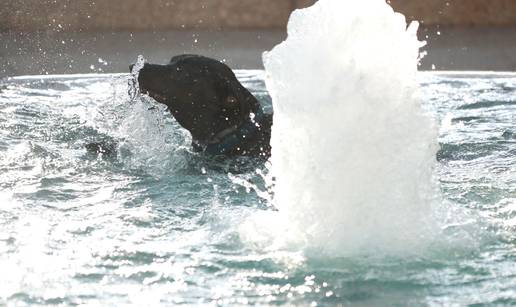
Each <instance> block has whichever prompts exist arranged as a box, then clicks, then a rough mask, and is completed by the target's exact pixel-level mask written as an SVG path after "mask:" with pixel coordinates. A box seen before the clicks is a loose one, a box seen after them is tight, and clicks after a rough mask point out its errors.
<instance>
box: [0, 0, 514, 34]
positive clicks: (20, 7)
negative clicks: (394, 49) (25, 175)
mask: <svg viewBox="0 0 516 307" xmlns="http://www.w3.org/2000/svg"><path fill="white" fill-rule="evenodd" d="M2 2H3V4H2V8H1V11H0V12H1V13H0V29H1V30H4V31H5V30H17V31H46V30H59V31H61V30H63V31H98V30H113V31H115V30H133V31H137V30H170V29H183V28H185V29H192V28H195V29H233V28H238V29H243V28H247V29H250V28H251V29H264V28H282V27H284V26H285V25H286V22H287V20H288V16H289V15H290V12H291V11H292V10H294V9H295V8H299V7H305V6H308V5H310V4H312V3H313V2H314V0H2ZM388 2H391V4H392V6H393V7H394V8H395V9H396V10H397V11H400V12H402V13H404V14H405V15H406V16H407V17H409V18H410V19H416V20H419V21H421V22H422V23H423V24H427V25H435V24H439V25H512V24H516V0H447V1H446V0H391V1H388Z"/></svg>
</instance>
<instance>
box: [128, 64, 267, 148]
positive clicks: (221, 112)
mask: <svg viewBox="0 0 516 307" xmlns="http://www.w3.org/2000/svg"><path fill="white" fill-rule="evenodd" d="M131 69H132V65H131ZM138 83H139V86H140V91H141V93H143V94H147V95H149V96H150V97H152V98H154V99H155V100H156V101H157V102H160V103H163V104H165V105H166V106H167V107H168V109H169V110H170V112H171V113H172V115H173V116H174V118H175V119H176V120H177V122H178V123H179V124H180V125H181V126H182V127H184V128H185V129H187V130H188V131H189V132H190V133H191V135H192V140H193V143H195V144H201V145H202V144H206V143H208V142H210V141H212V139H213V138H214V137H215V136H216V135H217V134H219V133H220V132H222V131H225V130H231V129H232V127H238V126H240V125H242V124H243V123H244V122H245V121H246V120H248V119H249V115H250V113H255V114H256V113H257V112H258V110H259V108H261V106H260V104H259V102H258V100H257V99H256V98H255V97H254V96H253V95H252V94H251V93H250V92H249V91H248V90H247V89H246V88H245V87H244V86H242V84H240V82H239V81H238V80H237V78H236V76H235V74H234V73H233V71H232V70H231V69H230V68H229V67H228V66H227V65H225V64H223V63H221V62H219V61H217V60H214V59H211V58H207V57H204V56H199V55H179V56H175V57H173V58H172V59H171V60H170V62H169V63H168V64H166V65H157V64H148V63H145V64H144V66H143V68H142V69H141V70H140V72H139V77H138ZM259 126H260V127H259V128H258V131H257V133H256V134H255V135H254V136H253V137H251V138H248V139H245V140H243V141H242V142H241V144H238V146H237V147H235V148H234V149H231V150H230V151H229V152H227V153H226V155H259V156H264V157H268V156H269V155H270V134H271V126H272V115H270V114H266V115H265V116H264V117H263V119H262V121H261V122H260V123H259ZM196 148H202V146H196Z"/></svg>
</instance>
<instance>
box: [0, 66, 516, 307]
mask: <svg viewBox="0 0 516 307" xmlns="http://www.w3.org/2000/svg"><path fill="white" fill-rule="evenodd" d="M237 75H238V77H239V79H240V80H241V81H242V82H243V84H244V85H245V86H246V87H248V88H249V89H250V90H251V91H252V92H253V93H254V94H255V95H256V96H257V97H258V98H259V99H260V101H261V102H262V103H263V105H264V108H265V110H266V112H272V110H271V104H270V98H269V97H268V94H267V91H266V89H265V85H264V81H263V72H262V71H237ZM127 79H128V76H127V75H81V76H79V75H76V76H50V77H48V76H46V77H45V76H33V77H18V78H12V79H7V80H4V81H0V170H1V176H0V225H1V226H0V227H1V229H2V231H1V232H0V272H1V277H0V305H18V304H20V305H22V304H24V303H25V304H34V305H57V304H64V305H77V304H90V305H103V306H109V305H112V306H120V305H138V306H143V305H157V304H160V303H161V304H163V305H173V304H180V303H182V304H186V305H203V304H220V305H229V304H233V305H244V304H263V305H268V304H271V305H276V304H289V305H290V304H298V305H310V304H318V305H335V304H343V305H346V304H350V305H358V306H387V305H402V306H403V305H406V306H413V305H453V304H457V305H466V304H500V305H510V304H516V75H514V74H481V73H478V74H476V73H467V74H464V73H463V74H459V73H420V74H419V79H420V84H421V91H422V96H423V107H424V109H425V110H427V112H428V113H429V114H430V115H431V116H433V117H434V118H436V119H437V120H438V122H440V123H441V128H440V135H439V142H440V144H441V150H440V151H439V153H438V156H437V159H438V163H437V168H436V170H435V172H436V176H437V177H438V178H439V185H440V189H441V191H442V193H443V195H444V197H445V199H444V200H443V201H444V202H447V203H449V204H450V205H449V207H450V212H449V214H450V215H454V214H462V213H463V212H464V211H467V212H468V219H467V220H466V221H465V222H464V223H463V224H461V225H448V227H447V228H446V229H445V231H446V232H447V233H448V237H447V238H449V237H455V238H458V239H457V240H458V242H459V244H455V245H452V246H450V245H446V244H442V245H436V246H435V248H432V247H430V248H429V250H428V252H427V253H423V254H421V253H414V254H410V255H394V256H393V255H389V256H382V255H375V256H372V255H370V256H361V257H353V256H350V257H331V256H328V255H324V256H322V255H321V256H318V255H317V254H314V253H313V252H312V253H311V254H310V255H307V254H305V253H304V252H303V251H302V250H281V249H278V250H274V249H267V250H264V249H262V248H259V247H257V246H255V245H253V244H250V243H248V242H247V241H245V240H243V239H242V235H241V230H240V225H241V224H242V223H244V222H245V221H246V220H247V219H248V218H250V217H253V216H254V215H256V214H259V213H261V212H263V211H272V210H275V209H274V208H272V207H271V206H270V204H269V201H268V200H267V191H266V188H265V182H264V180H263V178H262V175H261V174H262V173H267V167H266V165H264V164H263V163H262V162H261V161H258V160H253V159H252V158H234V159H211V158H209V157H204V156H202V155H199V154H196V153H193V152H192V151H191V149H190V146H189V143H190V140H189V136H188V133H186V132H185V131H184V130H182V129H181V128H180V127H179V126H178V125H177V124H176V123H175V121H174V120H173V119H172V118H171V117H170V115H169V114H168V113H167V112H166V110H164V109H163V108H162V107H161V106H157V105H155V104H154V103H153V102H152V101H151V100H150V99H148V98H145V97H140V98H137V99H136V100H134V101H131V100H130V99H129V97H128V94H127ZM92 141H94V142H103V143H105V144H113V145H114V146H115V149H116V154H115V155H95V154H91V153H88V152H87V151H86V150H85V149H84V145H85V144H86V143H88V142H92ZM400 150H403V149H400ZM228 173H230V175H228ZM264 194H265V197H264ZM342 198H343V199H345V198H346V195H342ZM443 240H445V239H444V238H443Z"/></svg>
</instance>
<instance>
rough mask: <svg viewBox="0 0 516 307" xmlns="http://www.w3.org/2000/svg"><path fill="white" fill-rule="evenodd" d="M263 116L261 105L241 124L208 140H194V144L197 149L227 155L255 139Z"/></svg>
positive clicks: (212, 153)
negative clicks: (202, 141)
mask: <svg viewBox="0 0 516 307" xmlns="http://www.w3.org/2000/svg"><path fill="white" fill-rule="evenodd" d="M263 118H264V114H263V111H262V109H261V108H260V107H259V108H258V109H257V111H256V112H252V113H250V114H249V117H248V118H247V119H246V120H245V121H244V122H243V123H241V124H240V125H239V126H231V127H229V128H226V129H224V130H222V131H220V132H218V133H217V134H215V136H214V137H212V138H211V139H210V140H209V141H208V142H204V143H201V142H198V141H196V140H194V141H193V146H194V148H195V149H196V150H198V151H204V152H206V153H208V154H211V155H225V154H228V153H230V152H232V151H234V150H237V149H238V150H239V149H240V148H239V147H241V146H242V145H243V144H245V143H246V141H247V140H250V139H253V138H254V137H255V136H256V135H257V134H258V133H259V130H260V126H261V124H262V121H263Z"/></svg>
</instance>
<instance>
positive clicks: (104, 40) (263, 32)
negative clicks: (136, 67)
mask: <svg viewBox="0 0 516 307" xmlns="http://www.w3.org/2000/svg"><path fill="white" fill-rule="evenodd" d="M0 1H1V2H2V3H1V5H0V60H1V61H0V78H1V77H5V76H13V75H22V74H56V73H58V74H62V73H86V72H126V71H127V70H128V68H127V67H128V64H129V63H131V62H134V60H135V58H136V57H137V56H138V55H139V54H142V55H144V56H145V58H146V59H147V60H148V61H149V62H156V63H164V62H167V61H168V59H170V57H171V56H173V55H176V54H181V53H198V54H204V55H207V56H210V57H214V58H217V59H219V60H222V61H225V62H226V63H227V64H228V65H229V66H231V67H232V68H245V69H250V68H262V67H263V66H262V61H261V55H262V53H263V51H266V50H270V49H271V48H272V47H273V46H274V45H276V44H277V43H279V42H281V41H282V40H283V39H285V36H286V33H285V25H286V23H287V21H288V17H289V15H290V13H291V12H292V11H293V10H295V9H296V8H302V7H306V6H309V5H311V4H313V3H314V2H315V0H0ZM342 1H344V0H342ZM351 1H362V0H351ZM387 2H389V3H391V5H392V6H393V7H394V9H395V10H396V11H399V12H402V13H404V14H405V16H406V17H407V18H408V19H409V20H418V21H420V22H421V24H422V26H421V27H420V31H419V36H420V39H421V40H425V41H427V42H428V44H427V46H426V47H425V49H424V51H426V52H427V53H428V55H427V56H425V57H424V58H423V60H422V62H421V66H420V69H423V70H430V69H437V70H504V71H516V0H448V1H446V0H388V1H387Z"/></svg>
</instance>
